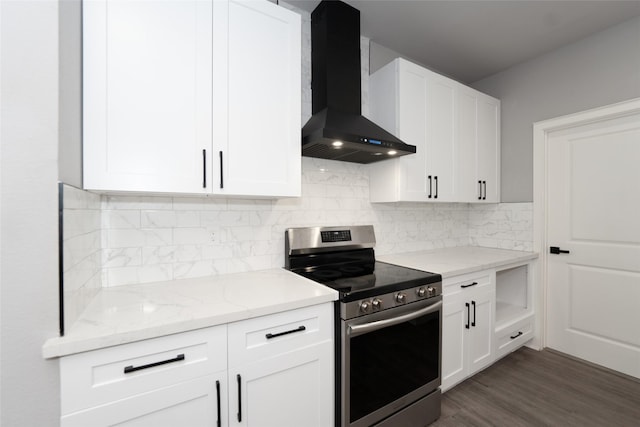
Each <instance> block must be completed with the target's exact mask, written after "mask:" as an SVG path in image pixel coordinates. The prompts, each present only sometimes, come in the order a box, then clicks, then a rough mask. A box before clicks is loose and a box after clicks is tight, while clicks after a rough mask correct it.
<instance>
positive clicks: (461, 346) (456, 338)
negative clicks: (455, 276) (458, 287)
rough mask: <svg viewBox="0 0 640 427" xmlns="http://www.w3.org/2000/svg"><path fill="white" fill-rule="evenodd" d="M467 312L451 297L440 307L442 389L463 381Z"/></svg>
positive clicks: (462, 305) (456, 299)
mask: <svg viewBox="0 0 640 427" xmlns="http://www.w3.org/2000/svg"><path fill="white" fill-rule="evenodd" d="M466 321H467V311H466V309H465V305H464V301H462V300H461V299H460V298H459V297H452V298H450V299H449V301H447V302H445V304H444V305H443V306H442V389H443V390H446V389H448V388H449V387H451V386H452V385H453V384H457V383H459V382H460V381H462V380H464V379H465V378H466V376H467V372H466V370H465V361H466V351H465V336H466V335H465V324H466Z"/></svg>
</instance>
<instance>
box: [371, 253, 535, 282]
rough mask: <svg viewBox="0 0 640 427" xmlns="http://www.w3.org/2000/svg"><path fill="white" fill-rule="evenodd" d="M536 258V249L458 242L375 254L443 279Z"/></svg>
mask: <svg viewBox="0 0 640 427" xmlns="http://www.w3.org/2000/svg"><path fill="white" fill-rule="evenodd" d="M536 258H538V254H537V253H536V252H524V251H512V250H506V249H493V248H482V247H478V246H461V247H454V248H443V249H432V250H427V251H418V252H407V253H401V254H393V255H379V256H376V259H377V260H378V261H382V262H388V263H390V264H397V265H401V266H403V267H409V268H415V269H417V270H423V271H430V272H432V273H439V274H441V275H442V278H443V279H446V278H448V277H454V276H459V275H461V274H466V273H473V272H476V271H481V270H486V269H489V268H499V267H502V266H506V265H509V264H515V263H519V262H525V261H529V260H532V259H536Z"/></svg>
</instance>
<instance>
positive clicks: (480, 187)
mask: <svg viewBox="0 0 640 427" xmlns="http://www.w3.org/2000/svg"><path fill="white" fill-rule="evenodd" d="M478 200H482V181H478Z"/></svg>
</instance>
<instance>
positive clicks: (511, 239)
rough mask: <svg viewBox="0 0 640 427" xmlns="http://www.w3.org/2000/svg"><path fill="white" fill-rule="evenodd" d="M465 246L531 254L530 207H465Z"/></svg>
mask: <svg viewBox="0 0 640 427" xmlns="http://www.w3.org/2000/svg"><path fill="white" fill-rule="evenodd" d="M469 244H470V245H473V246H484V247H490V248H499V249H512V250H518V251H532V250H533V203H531V202H525V203H500V204H488V205H484V204H482V205H476V204H471V205H469Z"/></svg>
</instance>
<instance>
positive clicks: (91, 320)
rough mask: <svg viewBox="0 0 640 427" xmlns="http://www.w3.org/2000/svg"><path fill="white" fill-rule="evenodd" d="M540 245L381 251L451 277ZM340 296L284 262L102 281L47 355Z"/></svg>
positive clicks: (505, 261)
mask: <svg viewBox="0 0 640 427" xmlns="http://www.w3.org/2000/svg"><path fill="white" fill-rule="evenodd" d="M537 257H538V254H537V253H535V252H522V251H511V250H504V249H489V248H481V247H472V246H465V247H455V248H445V249H433V250H429V251H419V252H408V253H402V254H394V255H381V256H377V260H378V261H383V262H388V263H391V264H397V265H401V266H405V267H409V268H415V269H418V270H424V271H430V272H433V273H440V274H441V275H442V277H443V278H447V277H453V276H458V275H461V274H466V273H471V272H475V271H480V270H485V269H488V268H497V267H501V266H506V265H509V264H514V263H518V262H525V261H528V260H532V259H535V258H537ZM337 299H338V292H336V291H335V290H333V289H331V288H328V287H326V286H324V285H321V284H319V283H316V282H314V281H312V280H309V279H306V278H304V277H302V276H299V275H297V274H295V273H292V272H290V271H287V270H284V269H272V270H262V271H254V272H247V273H236V274H228V275H220V276H212V277H201V278H195V279H182V280H175V281H170V282H157V283H147V284H142V285H126V286H116V287H111V288H102V289H101V290H100V291H99V292H98V294H97V295H96V297H95V298H94V299H93V300H92V301H91V303H90V304H89V306H88V307H87V308H86V309H85V311H84V312H83V313H82V315H81V316H80V318H79V319H78V320H77V321H76V322H75V324H74V325H72V327H71V328H70V329H69V330H68V331H67V332H66V334H65V336H63V337H56V338H51V339H49V340H48V341H47V342H46V343H45V344H44V346H43V347H42V354H43V356H44V357H45V358H54V357H61V356H66V355H70V354H74V353H80V352H83V351H89V350H95V349H100V348H104V347H110V346H114V345H119V344H126V343H129V342H133V341H139V340H144V339H149V338H155V337H160V336H163V335H169V334H174V333H180V332H185V331H189V330H193V329H199V328H206V327H209V326H215V325H220V324H225V323H231V322H236V321H239V320H245V319H249V318H253V317H258V316H265V315H269V314H273V313H277V312H281V311H287V310H293V309H296V308H301V307H306V306H310V305H315V304H321V303H324V302H329V301H335V300H337Z"/></svg>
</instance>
